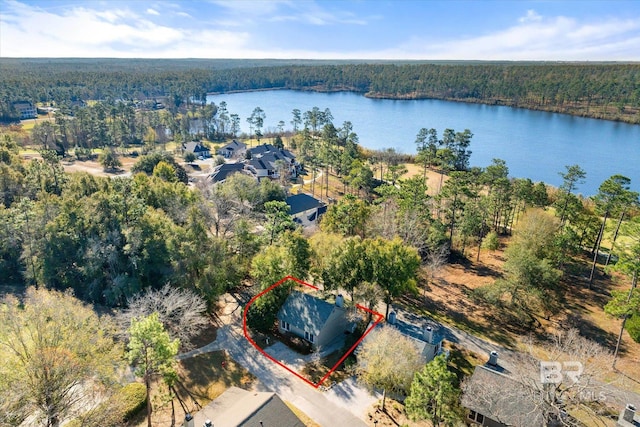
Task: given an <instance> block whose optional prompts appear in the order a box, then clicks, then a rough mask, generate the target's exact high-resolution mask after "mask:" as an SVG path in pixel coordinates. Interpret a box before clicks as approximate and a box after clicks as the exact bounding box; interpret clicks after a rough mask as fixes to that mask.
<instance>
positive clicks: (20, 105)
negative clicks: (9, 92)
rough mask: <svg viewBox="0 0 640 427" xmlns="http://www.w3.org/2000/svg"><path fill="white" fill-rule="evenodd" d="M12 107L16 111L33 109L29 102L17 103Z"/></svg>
mask: <svg viewBox="0 0 640 427" xmlns="http://www.w3.org/2000/svg"><path fill="white" fill-rule="evenodd" d="M13 106H14V107H15V108H18V109H31V108H34V107H33V104H32V103H30V102H29V101H17V102H14V103H13Z"/></svg>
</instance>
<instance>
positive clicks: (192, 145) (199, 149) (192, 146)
mask: <svg viewBox="0 0 640 427" xmlns="http://www.w3.org/2000/svg"><path fill="white" fill-rule="evenodd" d="M182 146H183V147H184V149H185V150H186V151H190V152H192V153H203V152H207V151H209V149H208V148H207V147H205V146H204V145H202V144H201V143H200V142H198V141H191V142H187V143H186V144H183V145H182Z"/></svg>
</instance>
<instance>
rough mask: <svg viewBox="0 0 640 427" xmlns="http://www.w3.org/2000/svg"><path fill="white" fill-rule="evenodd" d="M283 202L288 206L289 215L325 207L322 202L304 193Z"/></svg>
mask: <svg viewBox="0 0 640 427" xmlns="http://www.w3.org/2000/svg"><path fill="white" fill-rule="evenodd" d="M285 202H286V203H287V205H289V208H290V210H289V214H291V215H296V214H299V213H300V212H305V211H308V210H310V209H316V208H319V207H323V206H325V204H324V203H323V202H322V201H320V200H318V199H316V198H315V197H312V196H310V195H308V194H304V193H300V194H294V195H293V196H289V197H287V198H286V199H285Z"/></svg>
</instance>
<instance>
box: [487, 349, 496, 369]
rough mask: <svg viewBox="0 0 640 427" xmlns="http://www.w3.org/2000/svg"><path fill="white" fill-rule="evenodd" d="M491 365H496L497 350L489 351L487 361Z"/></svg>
mask: <svg viewBox="0 0 640 427" xmlns="http://www.w3.org/2000/svg"><path fill="white" fill-rule="evenodd" d="M487 363H488V364H489V365H491V366H498V352H497V351H492V352H491V353H489V362H487Z"/></svg>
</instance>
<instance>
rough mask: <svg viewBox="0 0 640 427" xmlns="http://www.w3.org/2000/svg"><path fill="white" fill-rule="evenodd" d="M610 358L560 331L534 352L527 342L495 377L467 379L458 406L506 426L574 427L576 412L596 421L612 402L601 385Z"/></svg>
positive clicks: (598, 348)
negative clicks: (507, 368) (511, 363)
mask: <svg viewBox="0 0 640 427" xmlns="http://www.w3.org/2000/svg"><path fill="white" fill-rule="evenodd" d="M534 355H535V357H534ZM609 359H610V353H609V352H608V351H607V350H606V349H604V348H603V347H602V346H601V345H600V344H598V343H596V342H594V341H591V340H589V339H587V338H585V337H583V336H581V335H580V333H579V331H578V330H577V329H569V330H566V331H559V332H556V333H554V334H552V335H551V336H550V337H549V340H547V341H546V342H545V343H543V345H542V346H541V347H540V346H538V347H537V350H535V348H534V346H533V343H530V345H529V350H528V352H526V353H522V354H520V356H519V357H518V358H517V360H515V367H512V368H511V371H502V370H500V369H498V371H499V372H500V373H498V374H495V375H490V376H487V377H486V379H485V380H484V381H481V382H479V381H467V383H465V385H464V394H465V397H464V399H463V402H464V403H465V406H467V407H471V406H473V405H477V406H476V407H482V408H486V409H487V411H486V412H485V413H484V415H485V416H488V417H490V418H492V419H494V420H498V421H501V422H506V421H509V423H510V424H512V423H513V422H514V421H513V420H514V418H513V417H523V418H521V419H522V420H523V422H524V424H527V425H534V421H535V420H538V421H541V422H542V420H544V425H557V426H573V425H575V419H574V418H573V416H572V415H573V414H577V413H579V414H580V415H581V417H583V418H584V417H585V416H589V417H591V418H592V420H593V421H594V422H595V423H598V422H600V423H601V420H599V419H598V413H597V411H598V410H599V409H601V408H602V404H603V403H605V402H607V403H611V402H612V401H613V399H612V397H613V396H612V395H611V389H610V388H609V386H607V385H605V384H604V383H603V382H602V381H601V378H602V376H603V374H605V370H606V369H607V368H608V367H609V366H610V363H609V362H608V360H609ZM477 369H480V368H477ZM474 375H475V374H474ZM543 378H544V381H543ZM513 405H516V407H514V406H513ZM514 408H517V409H518V410H517V411H514ZM516 423H518V422H517V421H516ZM548 423H550V424H548ZM524 424H523V425H524ZM518 425H519V424H518ZM541 425H542V424H541Z"/></svg>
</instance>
